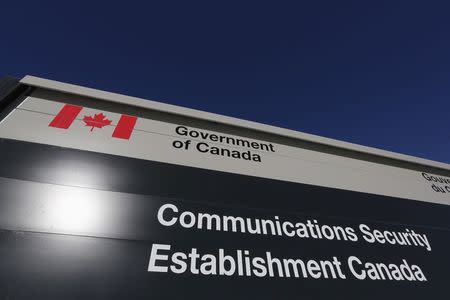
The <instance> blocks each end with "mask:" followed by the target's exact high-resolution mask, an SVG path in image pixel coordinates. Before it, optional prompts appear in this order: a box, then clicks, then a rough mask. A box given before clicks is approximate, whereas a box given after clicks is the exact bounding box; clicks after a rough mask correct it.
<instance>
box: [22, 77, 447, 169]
mask: <svg viewBox="0 0 450 300" xmlns="http://www.w3.org/2000/svg"><path fill="white" fill-rule="evenodd" d="M20 83H22V84H26V85H30V86H33V87H39V88H45V89H50V90H54V91H58V92H64V93H72V94H76V95H80V96H86V97H90V98H96V99H100V100H104V101H109V102H114V103H120V104H126V105H132V106H135V107H140V108H144V109H151V110H156V111H160V112H165V113H169V114H175V115H181V116H184V117H190V118H197V119H201V120H205V121H212V122H217V123H221V124H225V125H228V126H230V125H231V126H234V127H241V128H245V129H250V130H255V131H260V132H265V133H269V134H275V135H280V136H283V137H288V138H293V139H298V140H303V141H307V142H312V143H317V144H322V145H326V146H332V147H336V148H341V149H345V150H350V151H354V152H360V153H364V154H369V155H374V156H380V157H384V158H389V159H395V160H399V161H404V162H408V163H413V164H419V165H424V166H428V167H434V168H439V169H444V170H447V171H450V164H446V163H442V162H437V161H433V160H428V159H424V158H418V157H414V156H411V155H406V154H400V153H396V152H391V151H386V150H382V149H378V148H373V147H368V146H362V145H358V144H353V143H349V142H344V141H339V140H335V139H331V138H326V137H321V136H317V135H313V134H308V133H303V132H300V131H295V130H291V129H285V128H281V127H276V126H272V125H266V124H262V123H257V122H253V121H247V120H243V119H238V118H234V117H227V116H223V115H219V114H215V113H209V112H204V111H200V110H196V109H191V108H184V107H181V106H176V105H172V104H166V103H161V102H157V101H153V100H146V99H142V98H137V97H132V96H126V95H122V94H117V93H112V92H106V91H102V90H97V89H93V88H88V87H83V86H78V85H74V84H69V83H63V82H59V81H54V80H49V79H44V78H40V77H35V76H31V75H27V76H25V77H24V78H22V79H21V80H20Z"/></svg>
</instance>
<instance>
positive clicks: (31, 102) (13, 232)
mask: <svg viewBox="0 0 450 300" xmlns="http://www.w3.org/2000/svg"><path fill="white" fill-rule="evenodd" d="M0 139H1V140H0V141H1V142H0V160H1V162H0V163H1V165H2V168H1V169H0V228H1V229H2V230H1V231H0V255H1V256H0V269H1V270H2V271H1V272H0V280H1V282H2V287H3V288H2V291H0V295H2V296H3V297H10V298H29V297H32V296H34V297H38V298H55V299H56V298H58V299H61V298H64V299H67V298H77V299H79V298H86V299H89V298H108V299H110V298H117V299H123V298H146V299H148V298H151V297H154V298H158V299H194V298H195V299H230V298H234V299H249V298H259V299H298V298H304V299H330V298H336V297H339V298H343V297H345V298H349V299H372V298H373V299H375V298H377V299H378V298H380V297H384V298H388V299H393V298H406V297H408V298H409V299H423V298H433V299H446V298H447V297H446V292H445V291H446V288H447V287H446V286H447V281H448V279H447V273H448V270H449V269H450V258H449V256H448V252H449V250H450V218H449V217H450V209H449V206H448V203H449V201H450V178H449V177H446V176H442V175H437V174H431V173H429V172H421V171H414V170H409V169H403V168H399V167H394V166H388V165H382V164H377V163H373V162H368V161H363V160H358V159H353V158H348V157H342V156H338V155H333V154H328V153H321V152H316V151H311V150H306V149H301V148H297V147H292V146H288V145H283V144H277V143H273V142H271V141H265V140H258V139H252V138H248V137H243V136H238V135H230V134H227V133H223V132H219V131H211V130H210V129H208V128H198V127H192V126H190V125H186V124H178V123H169V122H162V121H157V120H152V119H147V118H143V117H140V116H133V115H128V114H121V113H117V112H111V111H105V110H99V109H96V108H95V102H93V105H92V106H89V107H88V106H80V105H78V104H76V103H64V102H60V101H58V99H54V100H49V99H42V98H39V97H36V96H30V97H28V98H27V99H25V100H24V101H23V102H22V103H21V104H20V105H19V106H18V107H17V108H16V109H15V110H13V111H12V112H11V113H10V114H9V115H8V116H7V117H6V118H5V119H4V120H2V121H0ZM50 282H51V283H52V284H51V286H50V287H49V283H50ZM44 285H45V286H46V287H45V288H43V286H44ZM36 295H37V296H36Z"/></svg>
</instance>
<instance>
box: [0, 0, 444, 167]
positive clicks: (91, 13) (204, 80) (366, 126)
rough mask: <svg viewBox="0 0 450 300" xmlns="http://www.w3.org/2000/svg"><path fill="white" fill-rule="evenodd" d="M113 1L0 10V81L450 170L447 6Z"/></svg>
mask: <svg viewBox="0 0 450 300" xmlns="http://www.w3.org/2000/svg"><path fill="white" fill-rule="evenodd" d="M13 2H17V4H14V3H13ZM73 2H75V1H73ZM77 2H78V1H77ZM121 2H122V4H117V3H114V1H110V2H106V1H105V2H104V3H102V4H98V3H94V1H90V2H85V3H84V4H79V2H78V3H76V4H69V1H58V2H54V3H49V2H45V1H44V2H43V1H28V3H27V1H25V2H22V1H7V2H6V3H2V19H1V21H0V22H1V23H2V34H1V41H2V44H1V47H0V75H14V76H17V77H22V76H23V75H26V74H32V75H36V76H41V77H45V78H50V79H55V80H59V81H65V82H70V83H75V84H80V85H85V86H90V87H94V88H98V89H104V90H108V91H114V92H119V93H124V94H127V95H132V96H138V97H142V98H148V99H152V100H158V101H162V102H166V103H172V104H177V105H182V106H186V107H191V108H197V109H201V110H205V111H210V112H215V113H220V114H224V115H229V116H235V117H239V118H244V119H248V120H253V121H258V122H262V123H267V124H272V125H276V126H280V127H286V128H290V129H295V130H299V131H303V132H308V133H313V134H317V135H321V136H326V137H331V138H335V139H340V140H345V141H349V142H353V143H358V144H362V145H368V146H373V147H378V148H383V149H386V150H391V151H396V152H400V153H405V154H411V155H415V156H420V157H424V158H428V159H433V160H438V161H442V162H447V163H450V2H448V1H442V2H433V1H386V2H384V1H350V2H348V1H292V2H282V1H271V3H269V2H262V1H236V2H232V1H205V2H194V1H175V2H174V1H159V3H157V2H152V1H146V2H148V3H146V4H143V3H144V1H142V2H141V3H139V2H133V1H121ZM447 3H448V4H447Z"/></svg>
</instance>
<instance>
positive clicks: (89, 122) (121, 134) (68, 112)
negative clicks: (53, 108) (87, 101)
mask: <svg viewBox="0 0 450 300" xmlns="http://www.w3.org/2000/svg"><path fill="white" fill-rule="evenodd" d="M82 110H83V107H82V106H78V105H72V104H65V105H64V106H63V107H62V108H61V110H60V111H59V113H58V114H57V115H56V116H55V117H54V118H53V120H52V121H51V122H50V123H49V124H48V126H50V127H56V128H62V129H68V128H69V127H70V125H72V123H73V122H74V121H75V119H76V118H77V116H78V115H79V114H80V112H81V111H82ZM83 121H84V122H85V123H86V126H89V127H91V131H92V130H94V128H103V127H104V126H107V125H111V122H112V121H111V120H109V119H108V118H107V116H106V115H104V114H103V113H99V114H95V115H94V116H84V118H83ZM136 121H137V117H133V116H128V115H121V116H120V119H119V122H118V123H117V125H116V128H115V129H114V132H113V134H112V137H113V138H119V139H125V140H129V139H130V137H131V133H132V132H133V129H134V126H135V125H136Z"/></svg>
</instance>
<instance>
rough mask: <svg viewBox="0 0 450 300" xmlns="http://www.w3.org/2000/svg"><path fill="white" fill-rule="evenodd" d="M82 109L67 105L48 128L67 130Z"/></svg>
mask: <svg viewBox="0 0 450 300" xmlns="http://www.w3.org/2000/svg"><path fill="white" fill-rule="evenodd" d="M82 109H83V107H81V106H78V105H71V104H65V105H64V106H63V108H61V110H60V111H59V113H58V114H57V115H56V116H55V117H54V118H53V120H52V121H51V122H50V124H48V126H50V127H56V128H63V129H67V128H69V127H70V125H72V123H73V121H74V120H75V118H76V117H77V116H78V114H79V113H80V111H81V110H82Z"/></svg>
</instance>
